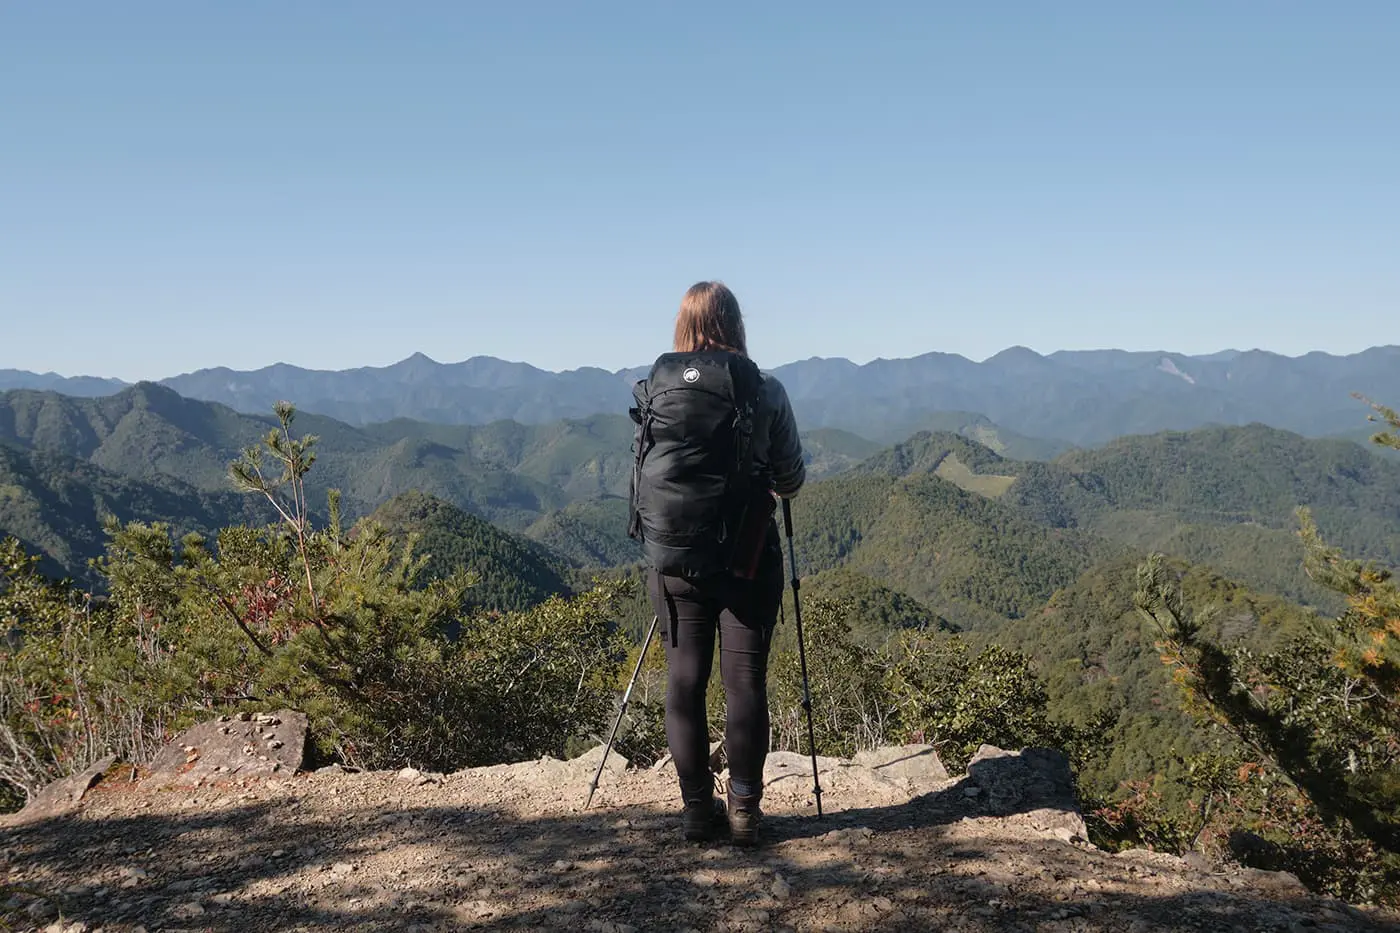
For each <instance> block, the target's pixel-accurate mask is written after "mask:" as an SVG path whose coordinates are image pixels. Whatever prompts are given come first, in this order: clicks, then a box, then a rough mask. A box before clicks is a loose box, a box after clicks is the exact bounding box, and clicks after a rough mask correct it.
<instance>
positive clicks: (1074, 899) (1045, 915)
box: [0, 778, 1400, 933]
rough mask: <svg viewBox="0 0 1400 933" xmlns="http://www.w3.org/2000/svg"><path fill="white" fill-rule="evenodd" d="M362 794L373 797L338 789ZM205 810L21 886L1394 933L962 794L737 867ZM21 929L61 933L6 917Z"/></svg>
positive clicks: (667, 817) (388, 808) (33, 850)
mask: <svg viewBox="0 0 1400 933" xmlns="http://www.w3.org/2000/svg"><path fill="white" fill-rule="evenodd" d="M345 780H347V781H350V782H352V783H353V781H355V780H367V779H364V778H360V779H354V778H347V779H345ZM287 788H288V789H287V790H286V792H285V793H284V794H283V795H281V796H273V797H272V798H271V799H267V800H256V801H233V802H231V803H226V804H225V805H222V806H220V807H218V808H217V809H213V810H198V809H195V808H194V807H193V806H191V807H190V810H191V812H155V811H156V810H157V809H158V808H165V809H171V810H174V809H176V808H178V807H179V806H180V805H182V803H184V802H185V801H182V800H179V799H174V798H173V797H172V798H170V799H165V800H158V801H157V802H156V804H155V805H154V806H153V807H152V812H147V813H134V814H133V813H125V812H123V813H118V814H114V815H112V816H108V817H103V818H93V817H92V816H91V815H90V814H88V813H86V812H84V811H79V812H77V813H73V814H69V815H66V816H60V817H54V818H51V819H47V820H43V821H40V822H36V823H33V824H31V825H27V826H24V827H20V828H14V829H6V830H0V857H3V860H4V861H3V862H0V865H3V867H5V868H6V869H7V874H8V876H9V878H10V879H11V883H12V884H16V885H23V886H26V887H28V888H31V889H34V890H38V891H42V892H44V893H46V894H48V895H50V896H52V897H54V898H56V902H57V904H58V907H59V908H61V910H62V917H63V919H64V920H66V921H70V922H71V921H81V922H83V923H86V924H87V925H88V929H94V928H96V927H99V926H100V927H102V928H103V929H104V930H108V931H111V930H130V929H134V928H135V927H136V926H138V925H140V926H144V927H145V928H146V929H147V930H148V931H151V933H154V931H156V930H255V929H256V930H288V929H329V928H340V929H349V928H354V929H357V930H372V929H384V930H388V929H394V930H412V929H415V928H416V929H419V930H426V929H462V928H468V929H469V928H481V929H500V928H519V929H546V930H552V929H570V930H600V931H626V930H637V931H642V930H660V929H677V930H680V929H686V928H693V929H695V930H735V931H740V930H770V929H772V930H780V929H793V930H867V929H872V928H880V929H890V930H895V929H939V930H968V931H972V930H976V931H982V930H987V931H990V930H997V931H1032V930H1034V931H1042V930H1063V931H1078V930H1131V931H1134V933H1147V931H1159V930H1160V931H1168V930H1172V931H1175V930H1275V929H1276V930H1280V931H1289V930H1295V929H1318V930H1327V929H1333V930H1400V925H1395V924H1389V923H1384V922H1381V921H1378V920H1368V919H1365V918H1364V917H1363V915H1362V914H1361V913H1359V912H1357V911H1354V910H1352V909H1350V908H1347V907H1345V905H1341V904H1339V903H1336V902H1332V901H1324V900H1320V899H1317V898H1313V897H1310V896H1307V895H1305V894H1302V893H1301V892H1296V891H1293V892H1285V891H1280V892H1277V893H1264V892H1258V891H1248V890H1243V889H1234V890H1231V889H1229V887H1228V886H1227V885H1225V884H1223V883H1222V884H1220V885H1219V886H1218V887H1219V888H1220V890H1210V889H1207V887H1206V886H1205V885H1204V884H1199V883H1198V884H1197V885H1195V886H1193V887H1191V888H1187V887H1186V886H1185V882H1184V881H1183V880H1182V879H1181V878H1180V877H1179V876H1174V875H1172V874H1171V873H1170V872H1162V871H1157V870H1156V869H1153V868H1151V867H1147V866H1142V865H1137V864H1133V863H1130V862H1128V861H1126V860H1123V859H1115V858H1112V857H1110V856H1107V855H1105V854H1104V853H1101V852H1097V851H1095V850H1092V849H1088V848H1086V847H1082V846H1075V845H1070V844H1066V843H1061V842H1057V841H1051V840H1043V839H1036V840H1025V839H1020V840H1017V839H1008V838H1002V837H999V836H998V835H997V834H996V833H995V831H993V828H994V823H992V824H988V823H968V822H960V817H961V815H964V814H965V810H966V808H965V806H964V805H962V803H963V802H962V801H960V800H958V799H957V797H959V796H961V792H960V791H959V790H958V789H957V788H950V789H948V790H946V791H943V792H940V793H936V794H929V795H926V796H924V797H921V798H919V799H917V800H915V801H913V802H911V803H908V804H905V805H901V806H891V807H879V808H868V809H860V810H847V811H843V812H840V813H835V814H829V815H828V817H827V818H826V819H825V820H822V821H818V820H816V819H815V818H812V817H806V816H787V815H775V816H773V817H772V818H770V820H769V822H768V829H769V834H768V837H769V840H770V841H769V843H768V844H767V845H766V846H764V847H762V848H761V849H758V850H755V851H747V850H741V849H735V848H732V847H730V846H729V845H728V844H727V843H722V844H716V845H712V846H709V845H696V844H687V843H684V842H682V841H680V839H679V831H678V822H677V818H676V816H675V813H674V811H673V810H672V809H671V808H670V806H669V804H668V805H664V806H661V807H657V806H656V805H647V806H626V807H616V808H611V809H594V810H590V811H588V812H584V813H567V814H561V815H537V816H521V815H518V814H516V813H513V812H509V811H508V810H505V809H494V808H493V809H474V808H471V807H459V806H404V807H403V808H402V809H399V808H395V807H396V804H395V802H394V801H392V800H390V801H387V802H386V801H385V800H383V799H379V800H377V801H376V802H375V803H374V804H373V805H368V804H360V803H351V802H349V801H347V802H346V803H344V804H341V803H339V802H338V798H337V797H336V796H332V795H331V792H330V791H328V790H327V789H326V787H325V786H324V785H303V784H302V783H301V782H296V781H293V782H288V785H287ZM10 907H11V916H12V918H13V920H17V921H19V928H21V929H24V928H26V926H25V925H26V924H29V925H31V928H39V929H42V928H43V927H44V926H46V925H47V924H48V923H50V922H51V921H53V920H54V919H57V917H58V914H57V913H56V912H55V910H54V909H53V904H52V903H51V902H49V901H30V900H28V899H27V898H25V897H23V896H21V897H19V898H16V899H14V900H13V901H11V903H10Z"/></svg>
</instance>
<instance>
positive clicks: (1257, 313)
mask: <svg viewBox="0 0 1400 933" xmlns="http://www.w3.org/2000/svg"><path fill="white" fill-rule="evenodd" d="M1397 48H1400V3H1396V2H1391V0H1376V2H1346V0H1339V2H1335V3H1324V2H1317V0H1309V2H1290V0H1254V2H1237V0H1211V2H1172V3H1158V4H1147V3H1124V2H1120V0H1113V2H1107V0H1105V2H1094V3H1089V2H1074V0H1066V2H1063V3H1060V2H1051V0H1042V2H1023V3H1010V2H1003V3H996V2H989V3H967V2H938V3H935V2H926V3H920V2H911V3H901V4H890V3H878V2H860V3H842V4H820V3H773V2H764V3H753V4H749V3H733V4H724V3H707V4H694V3H691V4H679V3H661V2H637V3H630V4H619V3H605V2H597V3H593V2H589V3H584V2H569V3H543V2H529V0H520V2H512V3H505V2H492V3H488V2H480V3H475V2H467V0H460V2H455V0H454V2H448V0H442V2H404V3H393V2H387V0H381V2H373V3H371V2H335V3H331V2H322V3H313V2H295V3H288V2H285V0H240V2H236V3H232V2H231V3H191V2H188V0H178V2H175V0H172V2H166V3H152V2H140V0H132V2H124V3H113V2H107V0H102V2H95V0H94V2H86V3H83V2H66V3H47V2H10V3H3V4H0V367H16V368H22V369H33V370H40V371H43V370H56V371H58V372H60V373H64V374H68V375H71V374H77V373H87V374H94V375H111V376H119V377H121V378H125V379H135V378H157V377H161V376H166V375H173V374H175V373H179V372H185V371H189V370H192V369H196V368H200V367H206V366H213V365H221V364H222V365H229V366H233V367H237V368H254V367H258V366H263V365H267V364H270V363H273V362H276V361H286V362H290V363H295V364H298V365H303V366H310V367H316V368H344V367H350V366H359V365H383V364H387V363H390V362H393V361H395V360H397V359H401V358H403V357H405V356H408V355H409V354H411V353H412V352H414V351H419V350H421V351H423V352H426V353H427V354H428V355H429V356H431V357H433V358H434V359H437V360H441V361H455V360H460V359H464V358H466V357H469V356H473V355H477V354H489V355H493V356H500V357H504V358H507V359H515V360H524V361H527V362H531V363H534V364H536V365H539V366H542V367H545V368H548V369H565V368H573V367H576V366H580V365H597V366H604V367H607V368H618V367H622V366H625V365H635V364H640V363H645V362H649V361H650V360H651V358H652V357H653V356H655V354H656V353H657V352H660V351H661V350H663V349H665V348H666V343H667V340H668V337H669V329H670V325H671V321H672V317H673V315H674V312H675V308H676V304H677V301H678V300H679V298H680V295H681V293H682V292H683V291H684V290H685V288H686V287H687V286H688V285H690V284H691V283H692V282H694V281H696V280H698V279H702V278H711V277H714V278H722V279H724V280H725V281H727V282H728V283H729V284H730V285H731V286H732V287H733V288H734V289H735V291H736V292H737V294H738V295H739V298H740V301H741V303H742V304H743V306H744V308H745V312H746V315H747V317H748V320H749V329H750V337H751V345H752V347H751V349H752V350H753V353H754V355H755V356H756V357H757V358H758V359H759V361H760V362H761V363H763V364H764V365H766V366H768V365H778V364H780V363H783V362H787V361H790V360H794V359H801V358H805V357H809V356H845V357H848V358H851V359H854V360H856V361H858V362H864V361H866V360H869V359H872V358H874V357H878V356H884V357H903V356H912V355H915V354H918V353H922V352H925V351H929V350H943V351H948V352H955V353H962V354H964V355H966V356H969V357H971V358H973V359H983V358H985V357H986V356H988V355H990V354H992V353H994V352H996V351H997V350H999V349H1001V348H1003V347H1006V346H1010V345H1013V344H1020V345H1025V346H1029V347H1031V348H1032V349H1035V350H1038V351H1041V352H1050V351H1053V350H1056V349H1073V348H1086V347H1107V346H1117V347H1124V348H1128V349H1173V350H1180V351H1184V352H1209V351H1212V350H1216V349H1221V348H1225V347H1236V348H1240V349H1246V348H1250V347H1262V348H1265V349H1271V350H1275V351H1278V352H1282V353H1288V354H1290V355H1291V354H1297V353H1302V352H1305V351H1307V350H1309V349H1322V350H1328V351H1332V352H1352V351H1355V350H1358V349H1361V348H1363V347H1366V346H1369V345H1373V344H1382V343H1400V55H1397V52H1396V50H1397Z"/></svg>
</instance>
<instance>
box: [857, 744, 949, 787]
mask: <svg viewBox="0 0 1400 933" xmlns="http://www.w3.org/2000/svg"><path fill="white" fill-rule="evenodd" d="M855 763H856V764H857V765H860V766H861V767H865V768H869V769H870V770H871V771H873V772H875V773H876V774H878V775H880V776H881V777H883V778H885V779H886V780H889V781H895V782H900V783H903V784H906V785H907V786H908V789H909V792H910V794H912V795H918V794H925V793H928V792H930V791H934V790H937V789H938V788H940V787H943V786H944V785H946V784H947V783H948V769H947V768H945V767H943V762H942V761H941V760H940V759H939V757H938V752H937V751H935V750H934V747H933V746H932V745H896V746H889V747H884V748H876V749H871V750H870V751H865V752H857V753H856V757H855Z"/></svg>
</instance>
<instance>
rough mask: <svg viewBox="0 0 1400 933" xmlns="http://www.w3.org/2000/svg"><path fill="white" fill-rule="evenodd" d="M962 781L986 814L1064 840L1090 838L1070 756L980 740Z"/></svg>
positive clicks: (1053, 751)
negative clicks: (1007, 747) (1008, 747)
mask: <svg viewBox="0 0 1400 933" xmlns="http://www.w3.org/2000/svg"><path fill="white" fill-rule="evenodd" d="M967 782H968V787H967V791H968V796H969V797H973V798H975V799H977V800H978V801H979V802H980V803H981V804H982V808H983V811H984V812H985V813H987V814H988V815H991V816H997V817H1002V818H1005V819H1009V820H1011V821H1013V822H1014V823H1017V824H1021V825H1024V826H1026V827H1027V828H1028V829H1030V830H1031V831H1033V832H1035V833H1037V834H1040V835H1048V836H1050V837H1051V838H1054V839H1062V840H1064V841H1065V842H1072V841H1076V840H1078V841H1088V839H1089V830H1088V828H1087V827H1086V826H1085V825H1084V817H1083V815H1082V814H1080V812H1079V803H1078V801H1077V799H1076V794H1075V791H1074V774H1073V772H1071V771H1070V767H1069V759H1067V758H1066V757H1065V756H1064V755H1063V754H1061V753H1060V752H1058V751H1056V750H1055V749H1051V748H1026V749H1022V750H1021V751H1019V752H1008V751H1004V750H1002V749H1000V748H996V747H995V746H992V745H983V746H982V747H981V748H979V749H977V754H975V755H973V756H972V760H971V761H969V762H968V765H967ZM974 791H975V793H974Z"/></svg>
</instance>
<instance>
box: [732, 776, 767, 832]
mask: <svg viewBox="0 0 1400 933" xmlns="http://www.w3.org/2000/svg"><path fill="white" fill-rule="evenodd" d="M762 796H763V795H762V794H752V795H750V796H748V797H740V796H739V795H738V794H736V793H734V791H732V790H731V791H730V792H729V838H730V839H731V840H732V841H733V843H734V844H735V845H736V846H756V845H758V824H759V822H760V821H761V820H762V818H763V811H762V810H760V809H759V806H758V803H759V800H760V799H762Z"/></svg>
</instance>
